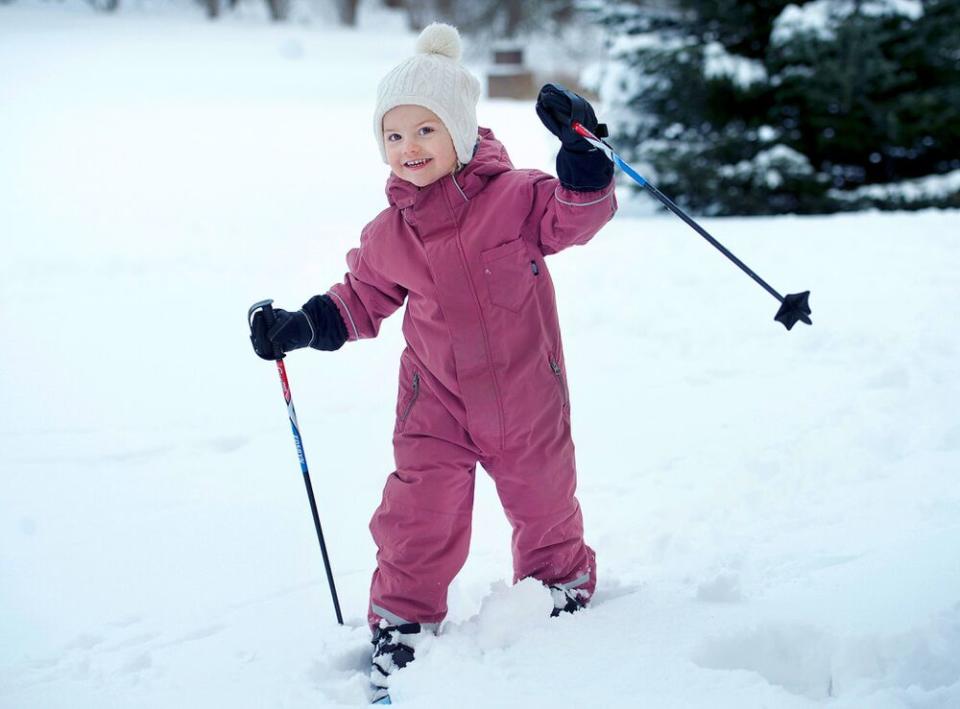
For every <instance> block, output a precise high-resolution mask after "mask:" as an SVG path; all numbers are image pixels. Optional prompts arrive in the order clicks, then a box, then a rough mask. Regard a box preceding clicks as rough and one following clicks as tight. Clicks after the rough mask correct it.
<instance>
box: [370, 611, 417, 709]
mask: <svg viewBox="0 0 960 709" xmlns="http://www.w3.org/2000/svg"><path fill="white" fill-rule="evenodd" d="M421 631H422V628H421V627H420V623H404V624H403V625H387V624H386V621H381V625H379V626H378V627H377V628H376V629H374V631H373V639H372V640H371V641H370V642H371V643H372V644H373V658H372V661H371V666H370V689H371V691H372V695H371V698H370V703H371V704H381V705H382V704H391V701H390V675H392V674H393V673H394V672H396V671H397V670H402V669H403V668H404V667H406V666H407V665H409V664H410V663H411V662H413V659H414V648H415V647H416V644H417V641H418V640H419V639H420V634H421Z"/></svg>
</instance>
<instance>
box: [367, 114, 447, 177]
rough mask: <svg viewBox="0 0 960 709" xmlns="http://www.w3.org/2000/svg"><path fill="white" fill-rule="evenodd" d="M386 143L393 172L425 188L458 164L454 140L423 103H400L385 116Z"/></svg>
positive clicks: (384, 137)
mask: <svg viewBox="0 0 960 709" xmlns="http://www.w3.org/2000/svg"><path fill="white" fill-rule="evenodd" d="M383 145H384V148H385V149H386V152H387V162H388V163H390V169H391V170H393V174H394V175H396V176H397V177H399V178H400V179H403V180H406V181H407V182H412V183H413V184H415V185H416V186H417V187H426V186H427V185H429V184H431V183H433V182H436V181H437V180H439V179H440V178H441V177H443V176H445V175H449V174H450V173H452V172H453V171H454V169H455V168H456V166H457V151H456V150H455V149H454V147H453V139H452V138H451V137H450V133H449V132H448V131H447V127H446V126H445V125H443V121H441V120H440V119H439V118H437V116H436V114H435V113H434V112H433V111H431V110H429V109H427V108H424V107H423V106H409V105H404V106H397V107H396V108H392V109H390V110H389V111H387V112H386V113H385V114H384V116H383Z"/></svg>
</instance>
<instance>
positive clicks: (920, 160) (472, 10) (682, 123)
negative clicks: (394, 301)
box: [0, 0, 960, 215]
mask: <svg viewBox="0 0 960 709" xmlns="http://www.w3.org/2000/svg"><path fill="white" fill-rule="evenodd" d="M9 1H11V0H0V2H9ZM196 1H197V2H198V4H199V5H200V6H202V7H203V8H204V9H205V11H206V13H207V15H208V16H209V17H210V18H217V17H220V16H222V15H223V14H225V13H228V12H231V11H233V10H236V8H237V7H238V6H239V4H240V3H241V2H254V3H259V2H261V1H262V2H264V3H266V7H267V10H268V12H269V16H270V17H271V18H272V19H273V20H275V21H281V22H282V21H284V20H286V19H288V18H289V17H290V10H291V3H293V2H303V1H304V0H196ZM309 1H310V2H312V3H313V7H314V8H318V7H323V8H324V9H325V10H326V11H328V12H326V15H327V17H331V18H332V17H335V18H336V20H335V21H336V22H339V23H340V24H342V25H344V26H354V25H356V24H357V22H358V6H359V0H309ZM87 2H89V3H90V4H91V5H92V6H93V7H95V8H96V9H99V10H104V11H116V10H117V9H118V7H120V3H121V2H122V0H87ZM364 2H367V3H371V4H376V5H378V6H385V7H387V8H392V9H394V10H396V11H398V12H402V13H405V17H406V22H407V25H408V26H409V27H410V29H412V30H419V29H421V28H422V27H424V26H426V25H427V24H429V23H430V22H432V21H434V20H441V21H446V22H450V23H452V24H455V25H457V26H458V27H459V28H460V30H461V32H463V33H464V34H467V35H470V36H471V39H472V44H473V45H474V46H476V47H485V48H489V47H490V46H491V45H492V44H493V43H494V42H497V41H500V40H504V39H506V40H512V41H513V42H514V44H515V45H516V46H518V47H524V46H525V43H527V42H529V40H530V39H531V38H537V39H538V40H539V41H540V42H541V44H542V43H543V41H546V42H548V43H549V44H551V46H552V47H553V48H554V49H553V53H554V55H555V56H556V57H557V58H559V60H560V63H561V64H562V65H564V66H569V70H568V72H567V73H568V76H566V77H565V76H564V74H563V73H562V72H558V71H556V70H555V69H554V68H551V69H550V70H549V71H548V72H546V73H544V72H541V73H540V75H538V78H542V77H543V76H544V75H546V76H556V77H560V78H562V79H563V80H564V81H569V82H571V84H572V85H573V86H574V87H576V88H577V90H581V91H585V92H589V95H590V96H591V97H596V96H599V98H600V99H601V100H602V102H603V115H602V118H604V119H605V120H606V121H607V122H608V123H609V124H610V130H611V136H613V138H611V142H612V144H613V145H614V147H615V148H616V149H617V150H618V152H620V154H621V155H622V156H623V157H624V158H625V159H627V160H629V161H630V162H632V163H633V164H634V165H635V166H636V167H637V168H638V169H639V170H640V171H641V172H642V173H643V174H645V175H646V176H647V177H648V179H650V181H651V182H653V183H654V184H656V185H657V186H658V187H659V188H660V189H661V190H662V191H663V192H665V193H666V194H668V195H670V196H671V197H673V198H674V199H675V201H676V202H678V203H679V204H680V205H682V206H683V207H685V208H686V209H689V210H691V211H693V212H696V213H701V214H716V215H727V214H777V213H790V212H792V213H823V212H835V211H843V210H853V209H864V208H879V209H920V208H928V207H940V208H944V207H960V30H958V28H960V0H810V1H804V0H796V1H795V2H793V3H790V2H787V1H786V0H757V1H756V2H736V1H735V0H612V1H604V0H364ZM121 9H122V8H121ZM331 21H332V20H331ZM598 28H599V29H600V30H602V35H603V37H604V41H605V47H606V59H605V61H604V62H603V63H602V65H601V68H600V70H599V71H598V70H590V71H587V72H585V75H581V76H579V77H577V74H578V72H580V71H581V69H582V68H583V67H580V66H576V64H577V61H578V59H579V58H580V57H581V56H582V53H581V54H578V53H577V49H578V46H577V45H578V44H580V43H581V41H582V40H581V39H580V38H582V37H583V36H584V35H583V34H581V35H579V36H578V34H577V33H578V32H581V31H582V30H586V29H591V30H594V34H596V31H597V29H598ZM534 68H535V67H534ZM551 72H552V73H551ZM574 77H576V78H574ZM578 79H579V82H578ZM551 80H553V79H551ZM630 184H632V183H630Z"/></svg>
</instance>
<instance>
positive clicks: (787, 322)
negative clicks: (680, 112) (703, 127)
mask: <svg viewBox="0 0 960 709" xmlns="http://www.w3.org/2000/svg"><path fill="white" fill-rule="evenodd" d="M571 127H572V128H573V130H574V131H576V132H577V133H579V134H580V135H581V136H583V137H584V138H585V139H586V140H587V142H589V143H590V144H591V145H593V146H594V147H596V148H598V149H600V150H602V151H603V153H604V155H606V156H607V157H608V158H609V159H610V161H611V162H613V164H614V165H616V166H617V167H619V168H620V169H621V170H623V171H624V172H625V173H627V174H628V175H629V176H630V177H631V178H633V180H634V181H635V182H636V183H637V184H639V185H640V186H641V187H643V188H644V189H645V190H646V191H647V192H649V193H650V194H651V195H653V196H654V197H656V198H657V199H658V200H659V201H660V202H661V203H662V204H663V205H664V206H665V207H666V208H667V209H669V210H670V211H671V212H673V213H674V214H676V215H677V216H678V217H680V218H681V219H682V220H683V221H685V222H686V223H687V225H688V226H690V227H691V228H692V229H693V230H694V231H695V232H697V233H698V234H699V235H700V236H702V237H703V238H704V239H706V240H707V241H709V242H710V243H711V244H713V245H714V246H715V247H717V250H719V251H720V253H722V254H723V255H724V256H726V257H727V258H728V259H730V260H731V261H733V262H734V263H735V264H736V265H737V266H739V267H740V269H741V270H742V271H743V272H744V273H746V274H747V275H748V276H750V277H751V278H752V279H753V280H755V281H756V282H757V283H759V284H760V285H761V286H762V287H763V289H764V290H766V291H767V293H769V294H770V295H772V296H773V297H774V298H776V299H777V300H779V301H780V309H779V310H778V311H777V314H776V315H775V316H774V318H773V319H774V320H776V321H778V322H780V323H783V326H784V327H785V328H787V330H790V329H792V328H793V326H794V325H796V324H797V321H798V320H800V321H802V322H804V323H806V324H807V325H812V324H813V321H812V320H811V319H810V313H811V311H810V303H809V300H810V291H803V292H802V293H788V294H787V295H786V296H782V295H780V294H779V293H777V291H775V290H774V289H773V288H771V287H770V286H769V285H768V284H767V282H766V281H764V280H763V279H762V278H760V276H758V275H757V274H756V273H754V272H753V271H752V270H751V269H750V268H749V267H748V266H747V265H746V264H745V263H744V262H743V261H741V260H740V259H738V258H737V257H736V256H734V255H733V253H731V252H730V251H729V250H728V249H727V248H726V247H725V246H724V245H723V244H721V243H720V242H719V241H717V240H716V239H714V238H713V237H712V236H710V234H709V233H708V232H707V230H706V229H704V228H703V227H702V226H700V225H699V224H697V222H695V221H694V220H693V218H692V217H690V216H689V215H688V214H687V213H686V212H684V211H683V210H682V209H680V207H678V206H677V205H676V204H674V202H673V200H672V199H670V198H669V197H667V196H666V195H665V194H663V193H662V192H661V191H660V190H658V189H657V188H656V187H654V186H653V185H651V184H650V183H649V182H647V181H646V180H645V179H644V178H643V177H641V176H640V174H639V173H638V172H637V171H636V170H634V169H633V168H632V167H630V165H628V164H627V163H626V162H624V161H623V159H622V158H621V157H620V156H619V155H617V154H616V153H615V152H614V151H613V148H611V147H610V146H609V145H607V143H606V142H604V141H603V140H601V139H600V138H598V137H597V136H596V135H594V134H593V133H591V132H590V131H589V130H587V128H585V127H584V126H583V125H582V124H581V123H578V122H577V121H574V122H573V124H572V126H571ZM601 135H605V134H604V133H602V134H601Z"/></svg>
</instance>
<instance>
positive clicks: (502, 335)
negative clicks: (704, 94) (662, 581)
mask: <svg viewBox="0 0 960 709" xmlns="http://www.w3.org/2000/svg"><path fill="white" fill-rule="evenodd" d="M459 57H460V36H459V34H458V33H457V30H456V29H454V28H453V27H450V26H449V25H443V24H436V23H435V24H433V25H431V26H429V27H427V28H426V29H425V30H424V31H423V33H422V34H421V35H420V37H419V39H418V40H417V53H416V54H415V55H414V56H413V57H411V58H409V59H407V60H406V61H404V62H402V63H401V64H400V65H398V66H397V67H395V68H394V69H393V70H392V71H391V72H390V73H389V74H387V76H386V77H385V78H384V79H383V80H382V81H381V82H380V86H379V90H378V93H377V106H376V111H375V112H374V117H373V118H374V120H373V126H374V137H375V139H376V141H377V144H378V145H379V146H380V152H381V155H382V156H383V159H384V162H386V163H387V164H389V165H390V170H391V173H392V174H391V175H390V177H389V179H388V180H387V188H386V191H387V198H388V201H389V204H390V206H389V207H388V208H387V209H385V210H384V211H383V212H381V213H380V214H379V215H378V216H377V217H376V218H375V219H374V220H373V221H372V222H370V223H369V224H368V225H367V226H366V227H365V228H364V230H363V233H362V234H361V237H360V247H359V248H357V249H353V250H351V251H350V252H349V253H348V254H347V264H348V266H349V269H350V270H349V272H348V273H347V274H346V277H345V279H344V281H343V282H342V283H338V284H336V285H334V286H333V287H332V288H331V289H330V290H329V291H328V292H327V293H326V294H325V295H318V296H314V297H313V298H311V299H310V300H309V301H308V302H307V303H305V304H304V306H303V308H302V309H300V310H298V311H296V312H287V311H284V310H279V309H276V310H274V313H275V316H276V321H275V323H274V324H273V326H272V327H270V328H268V327H267V324H266V322H265V321H264V319H263V314H262V313H259V312H258V313H257V314H256V316H255V317H254V320H253V336H252V339H253V343H254V349H255V350H256V352H257V354H259V355H260V356H261V357H263V358H265V359H275V358H276V356H278V355H279V352H278V350H282V351H283V352H289V351H291V350H294V349H297V348H301V347H307V346H310V347H313V348H315V349H319V350H336V349H339V348H340V347H341V346H342V345H343V344H344V343H345V342H347V341H353V340H361V339H364V338H370V337H375V336H376V335H377V332H378V331H379V329H380V323H381V321H382V320H383V319H384V318H386V317H387V316H389V315H390V314H392V313H393V312H394V311H396V310H397V309H398V308H399V307H400V306H402V305H403V304H404V301H406V304H407V307H406V311H405V313H404V320H403V335H404V338H405V340H406V348H405V349H404V351H403V354H402V355H401V357H400V391H399V396H398V400H397V416H396V427H395V430H394V434H393V448H394V457H395V460H396V466H397V467H396V470H395V471H394V472H393V473H392V474H391V475H390V476H389V478H388V479H387V483H386V487H385V488H384V491H383V500H382V502H381V504H380V507H379V508H378V509H377V511H376V512H375V513H374V515H373V519H372V521H371V522H370V531H371V532H372V534H373V538H374V541H375V542H376V544H377V548H378V552H377V568H376V570H375V571H374V574H373V582H372V584H371V588H370V604H369V609H368V620H369V623H370V626H371V629H372V631H373V634H374V639H373V643H374V658H373V660H374V662H373V670H372V680H373V684H374V686H375V687H376V688H378V691H377V693H376V694H375V696H374V702H377V700H381V699H382V698H384V697H385V696H386V686H387V683H386V677H387V676H388V675H389V674H390V672H392V671H393V670H395V669H397V668H400V667H403V666H405V665H406V664H407V663H408V662H409V661H411V660H412V659H413V655H414V647H415V645H416V640H417V637H418V634H419V633H421V632H422V631H424V630H429V631H433V632H436V629H437V628H438V627H439V624H440V622H441V621H442V620H443V618H444V616H445V615H446V612H447V605H446V597H447V588H448V586H449V585H450V583H451V581H452V580H453V578H454V576H456V574H457V572H458V571H459V570H460V568H461V567H462V566H463V564H464V562H465V560H466V557H467V549H468V546H469V542H470V523H471V511H472V506H473V485H474V473H475V471H476V465H477V463H478V462H479V463H480V464H482V465H483V468H484V469H485V470H486V471H487V472H488V473H489V474H490V476H491V477H492V478H493V480H494V482H495V483H496V489H497V493H498V495H499V497H500V501H501V502H502V503H503V507H504V511H505V512H506V515H507V518H508V520H509V521H510V524H511V525H512V527H513V565H514V569H513V575H514V581H517V580H519V579H523V578H526V577H533V578H535V579H538V580H540V581H541V582H543V583H544V585H545V586H547V587H548V588H549V590H550V592H551V594H552V599H553V612H552V614H553V615H559V614H560V613H563V612H573V611H576V610H578V609H580V608H582V607H584V606H585V605H586V604H587V602H588V601H589V599H590V596H591V594H592V593H593V590H594V586H595V584H596V564H595V561H594V553H593V550H592V549H591V548H590V547H588V546H587V545H586V544H585V543H584V539H583V519H582V516H581V512H580V506H579V503H578V502H577V499H576V497H575V496H574V492H575V488H576V468H575V463H574V446H573V441H572V439H571V436H570V402H569V396H568V390H567V381H566V374H565V369H564V358H563V347H562V345H561V339H560V329H559V323H558V318H557V310H556V303H555V299H554V290H553V283H552V282H551V279H550V272H549V271H548V269H547V266H546V263H545V262H544V257H545V256H548V255H550V254H553V253H556V252H558V251H560V250H561V249H565V248H567V247H568V246H573V245H575V244H585V243H586V242H587V241H589V240H590V238H591V237H593V236H594V234H596V233H597V231H598V230H599V229H600V228H601V227H602V226H603V225H604V224H605V223H606V222H607V221H609V220H610V219H611V218H612V217H613V214H614V212H615V211H616V207H617V203H616V198H615V196H614V190H613V183H612V176H613V167H612V164H611V163H610V161H609V160H608V159H607V158H606V156H604V155H603V154H602V152H600V151H598V150H596V149H594V148H592V146H590V145H589V144H588V143H587V142H586V141H584V140H583V139H582V138H581V137H580V136H579V135H578V134H576V133H575V132H574V131H573V130H572V129H571V128H570V125H571V122H572V120H574V119H576V120H578V121H579V122H581V123H582V124H583V125H585V126H586V127H587V128H588V129H590V130H596V128H597V119H596V117H595V116H594V112H593V109H592V108H591V107H590V105H589V104H588V103H587V102H586V101H585V100H584V99H583V98H581V97H580V96H577V95H576V94H573V93H571V92H568V91H566V90H564V89H562V88H560V87H557V86H553V85H549V84H548V85H547V86H545V87H544V88H543V89H542V90H541V93H540V97H539V98H538V101H537V113H538V115H539V116H540V118H541V120H542V121H543V123H544V124H545V125H546V127H547V128H548V129H550V130H551V131H552V132H553V133H554V134H556V135H557V136H558V137H559V138H560V140H561V141H562V146H561V148H560V153H559V155H558V157H557V172H558V174H559V179H557V178H554V177H551V176H550V175H547V174H545V173H542V172H539V171H537V170H518V169H515V168H514V167H513V165H512V164H511V162H510V159H509V157H507V153H506V150H505V149H504V147H503V145H501V144H500V143H499V142H498V141H497V139H496V138H495V137H494V135H493V133H492V132H491V131H490V130H489V129H487V128H478V126H477V117H476V106H477V101H478V99H479V96H480V83H479V82H478V81H477V79H476V78H475V77H474V76H473V75H472V74H470V72H469V71H468V70H467V69H465V68H464V67H463V66H462V65H461V64H460V62H459ZM383 701H389V700H386V699H383Z"/></svg>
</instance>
